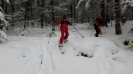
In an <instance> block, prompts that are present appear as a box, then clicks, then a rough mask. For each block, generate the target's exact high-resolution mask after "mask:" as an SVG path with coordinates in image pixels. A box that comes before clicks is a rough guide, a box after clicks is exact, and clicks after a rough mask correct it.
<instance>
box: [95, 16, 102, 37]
mask: <svg viewBox="0 0 133 74" xmlns="http://www.w3.org/2000/svg"><path fill="white" fill-rule="evenodd" d="M93 23H94V28H95V30H96V34H95V37H98V35H99V34H102V30H101V25H102V19H101V18H100V16H99V15H97V16H96V19H95V20H94V22H93Z"/></svg>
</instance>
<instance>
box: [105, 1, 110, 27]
mask: <svg viewBox="0 0 133 74" xmlns="http://www.w3.org/2000/svg"><path fill="white" fill-rule="evenodd" d="M106 5H107V7H106V22H105V23H106V27H108V23H107V19H108V17H109V15H108V0H107V4H106Z"/></svg>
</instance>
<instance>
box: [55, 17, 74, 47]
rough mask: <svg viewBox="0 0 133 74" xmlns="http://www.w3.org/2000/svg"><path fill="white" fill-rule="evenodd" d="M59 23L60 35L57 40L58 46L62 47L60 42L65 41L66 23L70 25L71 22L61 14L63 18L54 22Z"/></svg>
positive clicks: (67, 34)
mask: <svg viewBox="0 0 133 74" xmlns="http://www.w3.org/2000/svg"><path fill="white" fill-rule="evenodd" d="M59 24H60V31H61V37H60V41H59V47H63V45H62V43H63V41H64V42H67V41H68V40H67V39H68V36H69V32H68V25H70V26H72V24H71V23H70V22H69V21H68V20H67V17H66V15H64V16H63V18H62V19H61V20H60V21H58V22H56V25H59Z"/></svg>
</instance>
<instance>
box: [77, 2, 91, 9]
mask: <svg viewBox="0 0 133 74" xmlns="http://www.w3.org/2000/svg"><path fill="white" fill-rule="evenodd" d="M84 1H85V2H86V4H85V8H88V7H90V2H91V0H79V2H78V4H77V6H76V8H79V7H80V5H81V4H82V3H83V2H84Z"/></svg>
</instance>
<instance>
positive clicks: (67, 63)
mask: <svg viewBox="0 0 133 74" xmlns="http://www.w3.org/2000/svg"><path fill="white" fill-rule="evenodd" d="M132 23H133V22H131V21H128V22H127V24H126V25H124V26H122V29H123V34H122V35H115V26H114V25H113V26H112V27H111V26H110V25H109V27H108V28H106V27H104V28H102V29H103V33H104V34H103V35H101V36H100V37H98V38H96V37H94V33H95V31H94V28H93V26H90V25H88V24H87V23H85V24H77V25H74V26H75V27H76V28H77V29H78V30H79V31H80V32H81V33H82V35H83V36H84V38H82V37H81V36H80V35H79V34H78V33H77V32H76V30H75V29H74V28H73V27H72V26H70V27H69V29H70V31H69V32H70V36H69V39H68V40H69V41H68V42H67V43H64V47H63V49H64V50H65V53H64V54H61V51H60V49H59V47H58V41H59V37H60V32H59V27H58V26H57V27H56V31H55V34H56V35H57V36H56V37H51V38H50V41H49V43H48V40H49V37H46V36H47V34H48V33H49V32H51V28H49V27H46V28H44V29H40V28H34V29H33V28H29V29H28V32H29V36H28V37H24V36H8V41H4V42H3V44H0V60H1V61H0V74H133V70H132V69H133V63H132V62H133V58H132V57H133V52H132V51H130V50H129V49H127V48H128V47H127V46H124V45H123V41H124V40H125V39H127V38H130V39H132V34H130V33H128V31H129V29H131V28H132ZM91 33H92V35H91ZM81 53H84V54H86V55H87V56H88V57H84V56H81Z"/></svg>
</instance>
